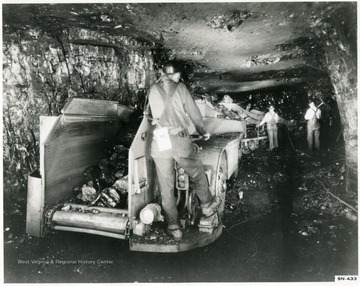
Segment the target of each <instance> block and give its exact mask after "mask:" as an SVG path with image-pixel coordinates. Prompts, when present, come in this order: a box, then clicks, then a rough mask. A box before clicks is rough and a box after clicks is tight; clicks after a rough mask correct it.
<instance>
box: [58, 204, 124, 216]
mask: <svg viewBox="0 0 360 286" xmlns="http://www.w3.org/2000/svg"><path fill="white" fill-rule="evenodd" d="M64 206H70V207H71V209H73V208H81V209H82V210H85V211H92V210H98V211H99V212H102V213H113V214H125V215H128V214H129V211H128V210H123V209H113V208H104V207H95V206H85V205H80V204H70V203H66V204H64Z"/></svg>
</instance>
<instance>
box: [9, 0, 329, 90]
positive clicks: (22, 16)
mask: <svg viewBox="0 0 360 286" xmlns="http://www.w3.org/2000/svg"><path fill="white" fill-rule="evenodd" d="M329 5H330V4H329V3H326V2H318V3H315V2H273V3H271V2H265V3H255V2H246V3H244V2H230V3H225V2H220V3H219V2H218V3H129V4H125V3H124V4H119V3H116V4H113V3H104V4H28V5H18V4H8V5H4V6H3V20H4V24H6V26H5V28H7V27H27V26H34V25H39V26H40V27H42V28H43V29H56V28H64V27H71V26H76V27H85V28H89V29H94V30H100V31H106V32H107V33H110V34H114V35H128V36H132V37H135V38H137V39H140V40H142V41H145V42H149V43H150V42H151V43H154V42H156V43H159V44H162V45H163V46H164V48H166V49H169V50H170V51H171V52H172V55H173V56H174V57H175V58H177V59H180V60H184V61H186V62H190V63H192V64H193V65H194V66H195V70H194V78H195V79H199V80H201V81H203V82H205V83H207V84H208V85H210V86H213V88H214V89H216V90H219V91H221V90H222V89H223V90H224V91H226V90H230V91H231V90H233V91H243V90H248V89H252V88H253V87H252V86H253V85H256V86H257V88H261V87H266V86H273V85H277V84H279V82H280V83H281V82H287V83H297V82H299V81H301V80H302V78H303V77H304V76H306V75H307V76H310V77H312V76H313V74H314V73H315V74H317V73H318V70H317V67H316V66H315V67H312V66H311V65H309V62H311V61H312V59H311V56H310V60H309V54H311V53H312V51H311V49H313V48H314V47H315V46H316V43H315V42H314V41H313V39H312V37H313V34H312V32H311V21H316V20H317V19H318V17H321V15H322V13H323V11H325V10H326V9H329ZM314 56H315V57H316V53H314ZM295 70H296V71H297V72H296V74H294V73H292V72H291V71H295ZM320 73H321V71H320ZM259 74H262V75H263V76H262V77H261V78H259V76H257V77H258V78H256V75H259ZM253 75H255V76H253ZM298 75H300V77H299V76H298ZM284 77H285V78H287V79H286V80H284ZM289 78H290V79H289ZM246 79H251V81H249V80H248V82H246V81H247V80H246ZM279 79H281V80H279ZM254 80H256V81H254ZM259 80H261V82H260V81H259ZM244 81H245V83H244ZM240 82H241V83H240ZM259 84H260V86H258V85H259Z"/></svg>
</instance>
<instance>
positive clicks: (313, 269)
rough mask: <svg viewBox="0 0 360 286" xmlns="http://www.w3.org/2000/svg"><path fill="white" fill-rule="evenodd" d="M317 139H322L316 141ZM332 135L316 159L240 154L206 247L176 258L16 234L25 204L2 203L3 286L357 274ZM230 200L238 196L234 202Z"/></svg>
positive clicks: (61, 236) (352, 225)
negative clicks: (218, 229) (9, 285)
mask: <svg viewBox="0 0 360 286" xmlns="http://www.w3.org/2000/svg"><path fill="white" fill-rule="evenodd" d="M325 136H327V137H325ZM336 137H337V134H327V135H326V134H324V135H323V137H322V142H323V144H322V148H321V151H320V153H319V154H317V155H314V156H309V155H308V154H307V153H306V152H307V150H306V141H305V138H302V139H295V138H294V139H293V141H292V142H291V143H293V146H294V148H295V149H296V150H297V151H294V149H293V148H292V146H291V144H290V141H289V140H288V138H289V137H287V136H286V137H283V140H280V143H281V147H280V149H279V150H277V151H274V152H269V151H266V148H264V147H262V148H260V149H258V150H256V151H254V152H253V153H251V154H248V155H243V156H242V159H241V162H240V169H239V176H238V178H237V179H236V180H232V181H230V182H229V189H228V193H227V198H226V205H225V212H224V216H223V219H222V222H223V224H224V229H223V231H222V234H221V236H220V237H219V238H218V239H217V240H216V241H215V242H213V243H211V244H209V245H208V246H205V247H201V248H197V249H193V250H190V251H186V252H181V253H148V252H137V251H135V252H132V251H130V250H129V242H128V241H123V240H116V239H112V238H107V237H101V236H95V235H88V234H81V233H70V232H50V233H49V234H48V235H46V236H45V237H43V238H34V237H29V236H28V235H26V234H25V205H26V204H25V200H24V199H23V200H21V199H20V200H19V198H17V199H16V200H15V199H14V198H13V199H9V198H6V199H7V200H8V201H6V204H5V210H4V211H5V221H4V229H5V231H4V243H5V244H4V269H5V282H16V283H25V282H26V283H32V282H38V283H43V282H47V283H52V282H54V283H55V282H64V283H65V282H69V283H73V282H78V283H85V282H104V283H105V282H135V281H137V282H283V281H289V282H300V281H304V282H305V281H306V282H309V281H313V282H314V281H315V282H317V281H319V282H320V281H330V282H332V281H334V279H335V275H357V274H358V272H357V271H358V256H357V253H358V250H357V239H358V229H357V218H356V214H355V213H354V212H353V211H352V210H351V208H349V207H348V206H346V205H344V204H343V203H341V202H340V201H339V200H338V199H336V198H335V197H334V196H331V195H330V193H329V192H328V191H330V192H331V193H332V194H333V195H335V196H337V197H338V198H341V199H342V200H343V201H344V202H347V203H348V204H349V205H352V206H353V207H355V206H356V204H357V198H354V197H351V195H350V194H351V193H352V192H348V191H346V189H345V180H344V178H345V176H346V170H345V166H344V163H345V160H344V159H345V157H344V148H343V142H342V140H341V139H340V140H338V141H336ZM239 192H242V198H241V199H240V196H239Z"/></svg>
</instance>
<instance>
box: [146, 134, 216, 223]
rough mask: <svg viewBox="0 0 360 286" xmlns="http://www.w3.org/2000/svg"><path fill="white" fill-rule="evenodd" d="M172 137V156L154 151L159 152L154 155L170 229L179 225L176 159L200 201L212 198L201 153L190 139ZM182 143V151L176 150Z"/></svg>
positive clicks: (208, 200)
mask: <svg viewBox="0 0 360 286" xmlns="http://www.w3.org/2000/svg"><path fill="white" fill-rule="evenodd" d="M171 137H172V138H171V139H172V140H171V141H172V143H173V152H172V157H167V156H161V155H160V153H157V152H154V153H157V154H156V155H157V156H153V159H154V162H155V165H156V172H157V176H158V180H159V185H160V193H161V200H162V207H163V210H164V213H165V218H166V220H167V222H168V228H169V229H171V228H175V227H176V226H177V225H178V211H177V208H176V201H175V194H174V192H175V161H176V162H177V163H178V166H179V167H182V168H183V169H184V170H185V172H186V173H187V174H188V175H189V181H190V189H192V190H193V191H194V192H195V194H196V195H197V197H198V198H199V200H200V203H201V204H207V203H209V202H210V201H211V199H212V195H211V193H210V189H209V183H208V180H207V177H206V174H205V170H204V166H203V164H202V162H201V160H200V157H199V155H198V154H196V152H195V149H194V148H193V144H192V143H191V141H190V139H189V138H174V137H173V136H171ZM175 141H176V142H175ZM180 144H181V145H182V147H183V148H182V152H176V151H177V150H179V149H180V148H179V146H180ZM174 147H175V148H174ZM190 148H191V151H190ZM184 150H188V151H189V152H188V156H184V155H185V154H186V152H185V151H184ZM179 153H180V154H179Z"/></svg>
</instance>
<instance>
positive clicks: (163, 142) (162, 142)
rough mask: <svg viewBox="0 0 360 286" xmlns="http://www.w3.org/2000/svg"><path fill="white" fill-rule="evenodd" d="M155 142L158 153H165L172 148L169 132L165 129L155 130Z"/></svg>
mask: <svg viewBox="0 0 360 286" xmlns="http://www.w3.org/2000/svg"><path fill="white" fill-rule="evenodd" d="M154 135H155V138H156V142H157V144H158V147H159V151H166V150H170V149H171V148H172V146H171V141H170V135H169V130H168V129H167V128H165V127H163V128H159V129H156V130H155V131H154Z"/></svg>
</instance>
